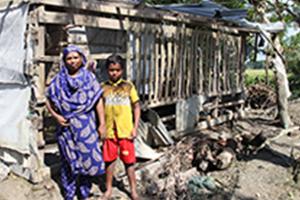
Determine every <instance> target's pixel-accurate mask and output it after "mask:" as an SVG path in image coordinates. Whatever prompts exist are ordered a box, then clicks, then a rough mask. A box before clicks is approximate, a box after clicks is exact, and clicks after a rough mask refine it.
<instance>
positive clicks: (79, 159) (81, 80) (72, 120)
mask: <svg viewBox="0 0 300 200" xmlns="http://www.w3.org/2000/svg"><path fill="white" fill-rule="evenodd" d="M85 64H86V57H85V55H84V54H83V53H82V51H81V50H80V49H79V48H78V47H76V46H72V45H71V46H68V47H66V48H65V49H64V50H63V58H62V64H61V65H62V66H61V70H60V72H59V73H58V74H57V75H56V76H55V77H54V79H53V80H52V81H51V83H50V85H49V87H48V90H47V94H46V96H47V102H46V107H47V108H48V109H49V111H50V113H51V114H52V115H53V117H54V118H55V119H56V120H57V122H58V123H59V124H60V127H59V129H58V132H57V141H58V146H59V150H60V154H61V160H62V169H61V181H62V186H63V189H64V193H65V199H67V200H72V199H73V198H74V196H75V194H76V190H77V189H79V194H80V198H81V199H86V198H88V196H89V193H90V189H91V182H90V180H89V176H95V175H100V174H103V173H104V168H105V166H104V162H103V160H102V154H101V151H100V147H99V144H98V141H99V136H98V134H97V127H96V116H95V114H96V113H95V107H96V110H97V114H98V118H99V120H100V127H99V132H102V133H104V132H105V123H104V112H103V100H102V98H101V95H102V89H101V88H100V85H99V83H98V81H97V80H96V78H95V76H94V74H92V73H91V72H90V71H88V70H87V69H86V68H85V67H84V66H85ZM78 178H79V181H78V184H77V179H78Z"/></svg>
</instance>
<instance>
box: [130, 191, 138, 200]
mask: <svg viewBox="0 0 300 200" xmlns="http://www.w3.org/2000/svg"><path fill="white" fill-rule="evenodd" d="M131 199H132V200H140V198H139V195H138V194H137V192H132V193H131Z"/></svg>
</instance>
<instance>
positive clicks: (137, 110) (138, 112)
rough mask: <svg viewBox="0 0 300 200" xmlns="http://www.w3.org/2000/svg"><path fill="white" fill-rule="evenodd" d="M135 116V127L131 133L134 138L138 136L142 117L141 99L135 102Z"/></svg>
mask: <svg viewBox="0 0 300 200" xmlns="http://www.w3.org/2000/svg"><path fill="white" fill-rule="evenodd" d="M132 107H133V117H134V127H133V130H132V133H131V136H132V139H134V138H136V136H137V130H138V126H139V121H140V118H141V107H140V103H139V101H137V102H135V103H134V104H133V105H132Z"/></svg>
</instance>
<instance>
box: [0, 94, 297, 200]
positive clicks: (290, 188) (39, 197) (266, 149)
mask: <svg viewBox="0 0 300 200" xmlns="http://www.w3.org/2000/svg"><path fill="white" fill-rule="evenodd" d="M269 111H270V110H269ZM289 111H290V116H291V119H292V121H293V122H294V125H295V126H300V101H299V100H298V101H293V102H290V104H289ZM262 131H263V132H264V133H265V135H267V138H268V140H267V141H268V142H267V143H265V145H263V146H259V147H258V148H257V149H254V150H253V149H252V151H251V153H249V152H248V153H245V152H243V153H239V154H236V157H235V158H234V160H233V162H232V163H231V165H230V166H229V167H228V168H227V169H224V170H208V171H206V172H199V171H197V169H196V168H195V166H193V164H192V162H191V161H192V159H193V155H192V153H191V152H190V149H192V146H191V144H192V143H195V141H197V140H199V137H200V135H203V134H204V135H213V134H216V133H217V134H219V133H222V134H225V135H226V134H227V135H228V134H229V135H236V134H238V133H240V132H250V133H251V134H258V133H260V132H262ZM271 138H272V139H271ZM269 139H270V140H269ZM292 148H293V149H294V150H293V156H291V150H292ZM158 150H159V151H161V152H163V153H164V156H162V158H161V159H159V160H158V161H156V162H154V161H151V162H143V163H140V164H139V165H138V166H137V167H138V169H137V178H138V189H139V192H140V194H141V199H216V200H218V199H223V200H224V199H225V200H227V199H228V200H297V199H300V183H296V182H295V181H294V180H293V178H295V176H293V175H292V173H293V167H295V166H296V163H297V160H296V158H298V157H300V131H299V128H296V129H294V130H293V131H291V132H286V131H283V130H282V129H281V128H280V127H279V126H278V122H277V121H276V120H274V119H273V116H272V112H269V113H265V111H263V110H260V111H259V110H255V111H254V110H248V111H246V116H245V118H244V119H243V120H238V121H234V122H233V123H228V124H224V125H222V126H218V127H215V128H213V129H210V130H206V131H202V132H201V133H194V134H193V135H189V136H187V137H185V138H183V139H182V140H180V141H178V142H177V143H176V145H174V146H172V147H165V148H160V149H158ZM119 171H120V173H119V175H118V176H117V179H116V184H115V185H116V187H114V192H113V193H114V195H113V198H112V199H123V200H126V199H130V198H129V195H128V183H127V179H126V177H124V176H123V175H122V173H123V172H122V169H120V170H119ZM299 180H300V179H299ZM58 182H59V181H58V177H56V178H54V179H48V180H45V181H44V182H43V183H41V184H37V185H33V184H30V183H28V182H27V181H25V180H23V179H22V178H19V177H17V176H15V175H12V174H11V175H10V176H9V177H8V178H7V179H6V180H4V181H3V182H1V183H0V188H1V193H0V200H11V199H18V200H31V199H35V200H45V199H49V200H59V199H62V195H61V192H60V189H59V184H58ZM102 190H103V188H102ZM93 193H94V194H95V196H93V197H91V198H90V199H97V198H98V197H99V196H100V195H101V194H102V192H101V190H99V188H98V187H97V185H96V184H94V185H93Z"/></svg>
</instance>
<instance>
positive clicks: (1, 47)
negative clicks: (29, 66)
mask: <svg viewBox="0 0 300 200" xmlns="http://www.w3.org/2000/svg"><path fill="white" fill-rule="evenodd" d="M28 7H29V5H28V3H21V4H20V5H15V4H8V5H7V6H6V7H3V8H0V55H1V62H0V83H9V84H21V85H25V84H26V82H27V81H26V79H25V77H24V75H23V72H24V66H25V65H24V63H25V57H26V49H25V40H24V38H25V29H26V20H27V14H28Z"/></svg>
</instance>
